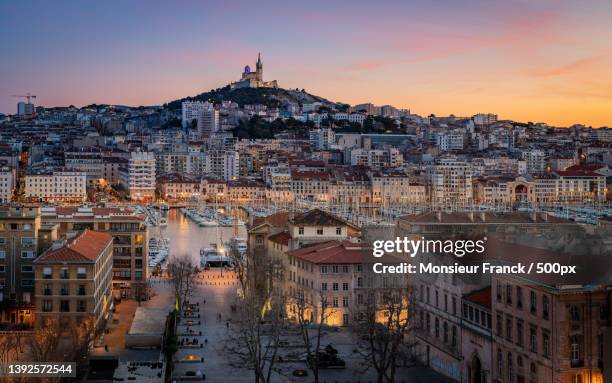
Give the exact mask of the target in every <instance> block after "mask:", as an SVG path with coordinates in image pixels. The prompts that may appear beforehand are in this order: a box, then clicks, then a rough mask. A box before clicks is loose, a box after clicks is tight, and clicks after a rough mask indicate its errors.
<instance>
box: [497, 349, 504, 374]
mask: <svg viewBox="0 0 612 383" xmlns="http://www.w3.org/2000/svg"><path fill="white" fill-rule="evenodd" d="M497 375H498V377H499V378H500V379H501V377H502V376H504V354H502V350H501V348H498V349H497Z"/></svg>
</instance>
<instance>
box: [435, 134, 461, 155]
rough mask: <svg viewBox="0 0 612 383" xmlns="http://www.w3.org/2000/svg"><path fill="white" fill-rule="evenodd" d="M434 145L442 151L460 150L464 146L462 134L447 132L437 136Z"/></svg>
mask: <svg viewBox="0 0 612 383" xmlns="http://www.w3.org/2000/svg"><path fill="white" fill-rule="evenodd" d="M436 145H437V146H438V147H439V148H440V150H442V151H449V150H462V149H463V146H464V143H463V133H457V132H448V133H442V134H437V135H436Z"/></svg>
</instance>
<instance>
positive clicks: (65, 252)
mask: <svg viewBox="0 0 612 383" xmlns="http://www.w3.org/2000/svg"><path fill="white" fill-rule="evenodd" d="M112 242H113V237H112V236H111V235H110V234H107V233H101V232H98V231H92V230H85V231H83V232H82V233H80V234H79V235H78V236H76V237H74V238H71V239H70V240H68V242H67V243H66V245H64V246H62V247H60V248H58V249H53V248H52V249H50V250H47V251H46V252H45V253H43V254H42V255H41V256H40V257H38V258H37V259H36V260H35V261H34V262H35V263H57V262H88V263H89V262H95V261H96V259H98V257H99V256H100V255H101V254H102V253H103V252H104V250H105V249H106V248H107V247H108V246H109V245H110V244H112Z"/></svg>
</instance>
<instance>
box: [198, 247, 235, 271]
mask: <svg viewBox="0 0 612 383" xmlns="http://www.w3.org/2000/svg"><path fill="white" fill-rule="evenodd" d="M230 264H231V259H230V258H229V257H228V256H226V255H225V252H224V251H223V249H217V246H215V245H213V246H211V247H203V248H201V249H200V266H202V267H207V266H209V267H223V266H229V265H230Z"/></svg>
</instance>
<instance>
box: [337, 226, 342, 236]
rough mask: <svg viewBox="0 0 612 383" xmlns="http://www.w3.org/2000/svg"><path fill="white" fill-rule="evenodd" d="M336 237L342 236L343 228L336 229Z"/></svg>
mask: <svg viewBox="0 0 612 383" xmlns="http://www.w3.org/2000/svg"><path fill="white" fill-rule="evenodd" d="M336 235H342V228H341V227H337V228H336Z"/></svg>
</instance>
